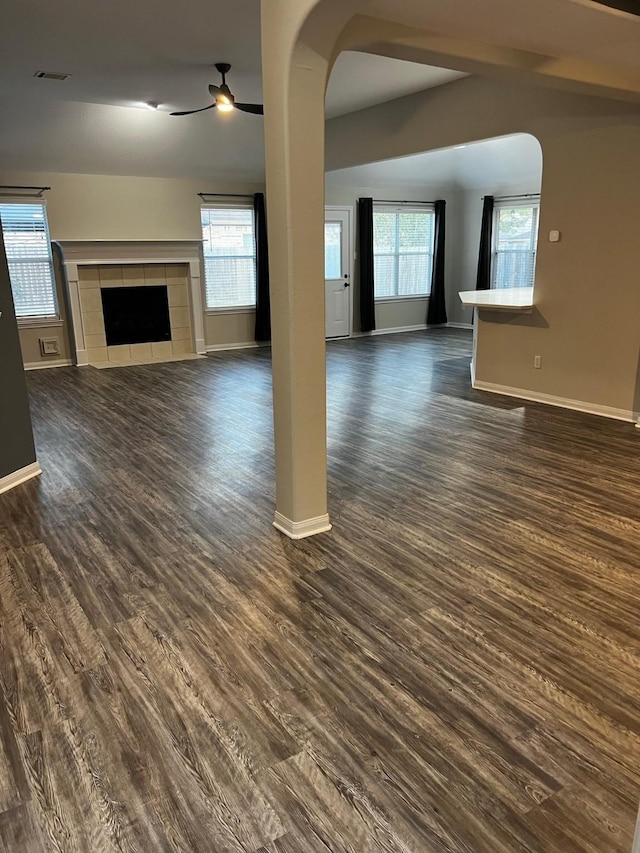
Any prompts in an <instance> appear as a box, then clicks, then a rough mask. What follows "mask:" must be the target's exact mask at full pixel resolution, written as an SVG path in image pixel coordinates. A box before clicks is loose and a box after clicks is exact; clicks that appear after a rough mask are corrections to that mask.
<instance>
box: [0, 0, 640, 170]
mask: <svg viewBox="0 0 640 853" xmlns="http://www.w3.org/2000/svg"><path fill="white" fill-rule="evenodd" d="M362 9H363V11H365V12H366V13H367V14H371V15H376V14H378V15H380V16H381V17H390V16H391V17H393V18H394V19H397V20H402V21H404V22H405V23H407V24H410V25H422V26H427V27H428V28H430V29H438V30H439V31H441V32H443V33H455V34H457V35H460V34H465V33H468V34H469V36H471V37H473V38H474V39H476V40H482V39H485V40H486V41H488V42H491V43H496V42H498V43H501V44H503V45H509V46H512V47H519V48H523V49H527V50H534V49H535V50H539V51H540V52H541V53H542V54H544V52H547V53H549V54H550V55H554V56H564V57H569V58H578V59H580V58H592V59H593V58H596V59H598V60H599V61H602V62H606V63H609V64H611V65H612V66H614V65H615V66H616V67H617V68H625V69H627V70H628V72H629V74H630V75H633V74H636V75H638V78H639V79H640V19H632V18H630V17H629V16H622V15H618V14H616V13H615V12H612V11H610V10H607V9H606V8H605V7H597V6H596V7H591V5H590V4H589V2H588V0H483V2H482V3H475V4H473V3H470V2H469V0H430V2H429V3H424V0H402V2H401V3H398V2H397V0H396V2H395V3H394V4H393V5H392V4H391V3H390V0H362ZM390 9H391V12H390ZM259 16H260V2H259V0H224V2H222V0H183V2H182V3H180V4H178V3H175V2H169V0H135V2H132V0H109V2H108V3H107V2H102V3H101V2H95V0H94V2H87V0H28V2H25V0H2V27H1V28H0V114H1V115H2V122H0V165H1V166H2V168H5V169H15V170H24V171H73V172H90V173H102V174H121V175H122V174H137V175H160V176H167V177H193V178H211V179H215V178H225V179H227V180H235V179H242V178H244V179H246V180H251V181H255V180H261V178H262V176H263V174H264V154H263V150H264V149H263V138H262V120H261V119H260V118H259V117H256V116H251V115H243V114H239V113H232V114H231V115H230V116H221V115H213V114H212V113H209V112H208V113H204V114H201V115H196V116H191V117H184V118H173V117H169V116H168V115H167V113H168V112H169V111H170V110H171V109H190V108H197V107H200V106H204V105H206V104H207V103H208V102H209V95H208V92H207V85H208V84H209V83H210V82H216V81H217V72H215V70H214V68H213V65H214V63H215V62H219V61H227V62H230V63H231V64H232V66H233V68H232V71H231V75H230V79H229V82H230V84H231V87H232V90H233V91H234V93H235V94H236V95H237V97H239V98H240V99H241V100H243V101H250V102H259V101H260V100H261V67H260V64H261V63H260V20H259ZM539 58H540V60H541V61H544V60H545V59H546V57H545V56H544V55H542V56H540V57H539ZM37 70H45V71H60V72H67V73H70V74H71V75H72V76H71V77H70V78H69V80H67V81H65V82H62V83H60V82H54V81H49V80H36V79H34V77H33V74H34V72H36V71H37ZM451 75H455V72H449V71H444V72H443V71H442V70H441V69H439V70H436V69H432V68H427V67H425V66H421V65H418V64H416V63H411V62H401V61H399V60H392V59H388V58H381V57H373V56H369V55H366V54H357V53H349V54H346V55H343V56H341V57H339V60H338V63H337V66H336V70H335V74H334V76H333V77H332V79H331V81H330V85H329V92H328V98H327V103H328V109H329V114H330V115H339V114H342V113H343V112H345V111H351V110H355V109H361V108H362V107H365V106H368V105H371V104H372V103H381V102H383V101H385V100H388V99H391V98H394V97H397V96H399V95H402V94H407V93H409V92H414V91H417V90H418V89H422V88H427V87H430V86H433V85H439V84H440V83H442V82H444V81H445V80H448V79H452V76H451ZM145 101H156V102H159V103H161V104H162V107H161V109H160V111H159V112H158V113H151V112H148V111H145V110H144V109H143V107H142V105H143V103H144V102H145Z"/></svg>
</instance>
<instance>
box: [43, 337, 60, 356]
mask: <svg viewBox="0 0 640 853" xmlns="http://www.w3.org/2000/svg"><path fill="white" fill-rule="evenodd" d="M40 353H41V354H42V355H60V338H40Z"/></svg>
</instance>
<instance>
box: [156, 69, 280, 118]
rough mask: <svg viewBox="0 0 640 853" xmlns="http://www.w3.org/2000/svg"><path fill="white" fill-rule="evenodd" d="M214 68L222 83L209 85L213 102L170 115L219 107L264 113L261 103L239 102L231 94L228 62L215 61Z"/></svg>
mask: <svg viewBox="0 0 640 853" xmlns="http://www.w3.org/2000/svg"><path fill="white" fill-rule="evenodd" d="M216 68H217V70H218V71H219V72H220V74H221V75H222V84H221V85H220V86H213V85H211V86H209V94H210V95H212V96H213V97H214V99H215V100H214V102H213V103H212V104H209V106H208V107H200V109H199V110H186V111H185V112H181V113H171V115H172V116H190V115H193V113H202V112H204V111H205V110H212V109H214V107H215V108H217V109H219V110H220V112H221V113H230V112H231V111H232V110H240V112H243V113H253V115H257V116H262V115H264V107H263V106H262V104H240V103H238V101H236V99H235V98H234V97H233V95H232V94H231V90H230V89H229V87H228V86H227V74H228V73H229V71H230V70H231V66H230V65H229V63H228V62H216Z"/></svg>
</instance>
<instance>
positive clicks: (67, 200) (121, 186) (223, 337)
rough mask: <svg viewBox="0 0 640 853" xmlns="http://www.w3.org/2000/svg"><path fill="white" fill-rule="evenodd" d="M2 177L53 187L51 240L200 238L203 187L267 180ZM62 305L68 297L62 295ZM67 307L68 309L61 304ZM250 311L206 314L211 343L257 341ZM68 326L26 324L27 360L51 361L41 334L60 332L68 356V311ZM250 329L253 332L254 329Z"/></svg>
mask: <svg viewBox="0 0 640 853" xmlns="http://www.w3.org/2000/svg"><path fill="white" fill-rule="evenodd" d="M0 182H2V183H7V184H12V185H27V186H50V187H51V190H50V191H49V192H47V193H46V194H45V199H46V203H47V217H48V220H49V230H50V233H51V238H52V240H60V241H65V240H105V241H106V240H115V241H117V240H145V241H148V240H154V241H155V240H173V241H175V240H200V239H201V237H202V231H201V226H200V199H199V198H198V195H197V194H198V193H199V192H230V193H247V194H252V193H254V192H263V191H264V185H262V184H225V183H220V182H207V181H187V180H176V179H165V178H137V177H114V176H109V175H72V174H63V173H47V172H0ZM60 297H61V293H59V302H60V305H61V306H62V305H63V300H62V299H61V298H60ZM61 310H62V311H64V308H62V309H61ZM247 317H248V315H246V314H217V315H208V316H206V317H205V342H206V345H207V346H219V345H222V344H227V343H243V342H252V341H253V320H251V321H249V320H248V319H247ZM63 319H64V321H65V322H64V326H63V327H52V328H46V329H44V330H43V329H39V328H38V329H35V328H33V327H31V328H29V329H26V328H23V329H22V330H21V333H20V341H21V345H22V348H23V355H24V360H25V362H39V361H42V362H44V361H51V358H44V359H43V358H42V357H41V356H40V355H39V351H40V350H39V343H38V339H39V338H40V337H43V336H47V337H48V336H50V335H55V336H57V337H60V343H61V350H63V352H61V355H60V356H55V358H56V359H57V358H69V357H70V355H69V334H68V324H67V322H66V314H65V315H64V316H63ZM249 329H250V332H249Z"/></svg>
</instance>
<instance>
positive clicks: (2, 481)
mask: <svg viewBox="0 0 640 853" xmlns="http://www.w3.org/2000/svg"><path fill="white" fill-rule="evenodd" d="M40 474H42V468H41V467H40V465H39V463H38V462H32V463H31V464H30V465H25V466H24V468H18V470H17V471H14V472H13V474H7V476H6V477H0V495H1V494H2V493H3V492H8V491H9V489H13V488H15V486H19V485H20V484H21V483H26V482H27V480H30V479H31V478H32V477H37V476H39V475H40Z"/></svg>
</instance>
